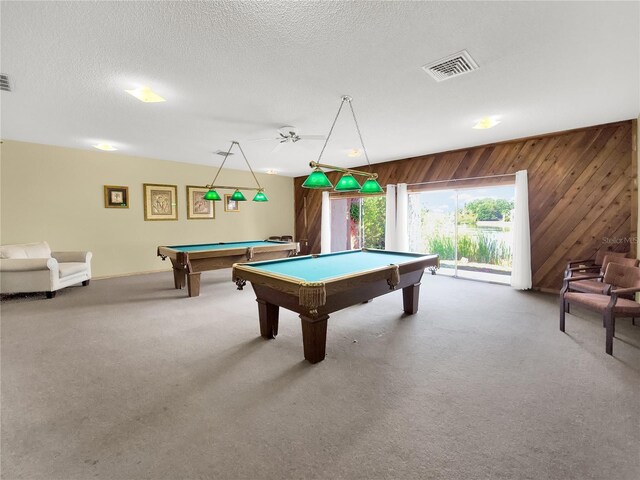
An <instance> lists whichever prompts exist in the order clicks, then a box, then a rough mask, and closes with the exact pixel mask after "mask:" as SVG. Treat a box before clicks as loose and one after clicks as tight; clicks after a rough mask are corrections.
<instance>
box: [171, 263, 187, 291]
mask: <svg viewBox="0 0 640 480" xmlns="http://www.w3.org/2000/svg"><path fill="white" fill-rule="evenodd" d="M184 284H185V273H184V270H183V269H182V268H176V267H173V285H174V287H176V288H177V289H178V290H179V289H181V288H182V287H184Z"/></svg>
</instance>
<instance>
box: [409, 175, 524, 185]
mask: <svg viewBox="0 0 640 480" xmlns="http://www.w3.org/2000/svg"><path fill="white" fill-rule="evenodd" d="M515 176H516V174H515V173H502V174H500V175H485V176H484V177H467V178H452V179H450V180H433V181H431V182H420V183H407V187H410V186H414V185H429V184H432V183H447V182H462V181H466V180H482V179H483V178H499V177H515Z"/></svg>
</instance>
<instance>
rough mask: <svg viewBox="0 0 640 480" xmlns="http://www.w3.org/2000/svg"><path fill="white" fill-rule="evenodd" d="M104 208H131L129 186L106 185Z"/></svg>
mask: <svg viewBox="0 0 640 480" xmlns="http://www.w3.org/2000/svg"><path fill="white" fill-rule="evenodd" d="M104 208H129V187H119V186H116V185H105V186H104Z"/></svg>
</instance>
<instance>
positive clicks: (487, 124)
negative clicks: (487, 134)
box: [473, 117, 500, 130]
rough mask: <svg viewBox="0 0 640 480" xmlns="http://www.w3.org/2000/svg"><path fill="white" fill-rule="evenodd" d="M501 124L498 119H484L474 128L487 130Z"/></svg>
mask: <svg viewBox="0 0 640 480" xmlns="http://www.w3.org/2000/svg"><path fill="white" fill-rule="evenodd" d="M499 123H500V120H498V119H497V118H496V117H482V118H481V119H480V120H478V121H477V122H476V124H475V125H474V126H473V128H475V129H476V130H486V129H487V128H493V127H495V126H496V125H498V124H499Z"/></svg>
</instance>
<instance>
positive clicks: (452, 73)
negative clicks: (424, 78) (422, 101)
mask: <svg viewBox="0 0 640 480" xmlns="http://www.w3.org/2000/svg"><path fill="white" fill-rule="evenodd" d="M422 69H423V70H424V71H425V72H427V73H428V74H429V75H431V76H432V77H433V78H434V79H435V80H436V81H437V82H442V81H443V80H448V79H449V78H452V77H458V76H460V75H464V74H465V73H469V72H473V71H474V70H477V69H478V64H477V63H476V62H475V61H474V60H473V58H471V55H469V52H467V51H466V50H462V51H461V52H458V53H454V54H453V55H449V56H448V57H445V58H441V59H440V60H437V61H435V62H432V63H429V64H427V65H424V66H423V67H422Z"/></svg>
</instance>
